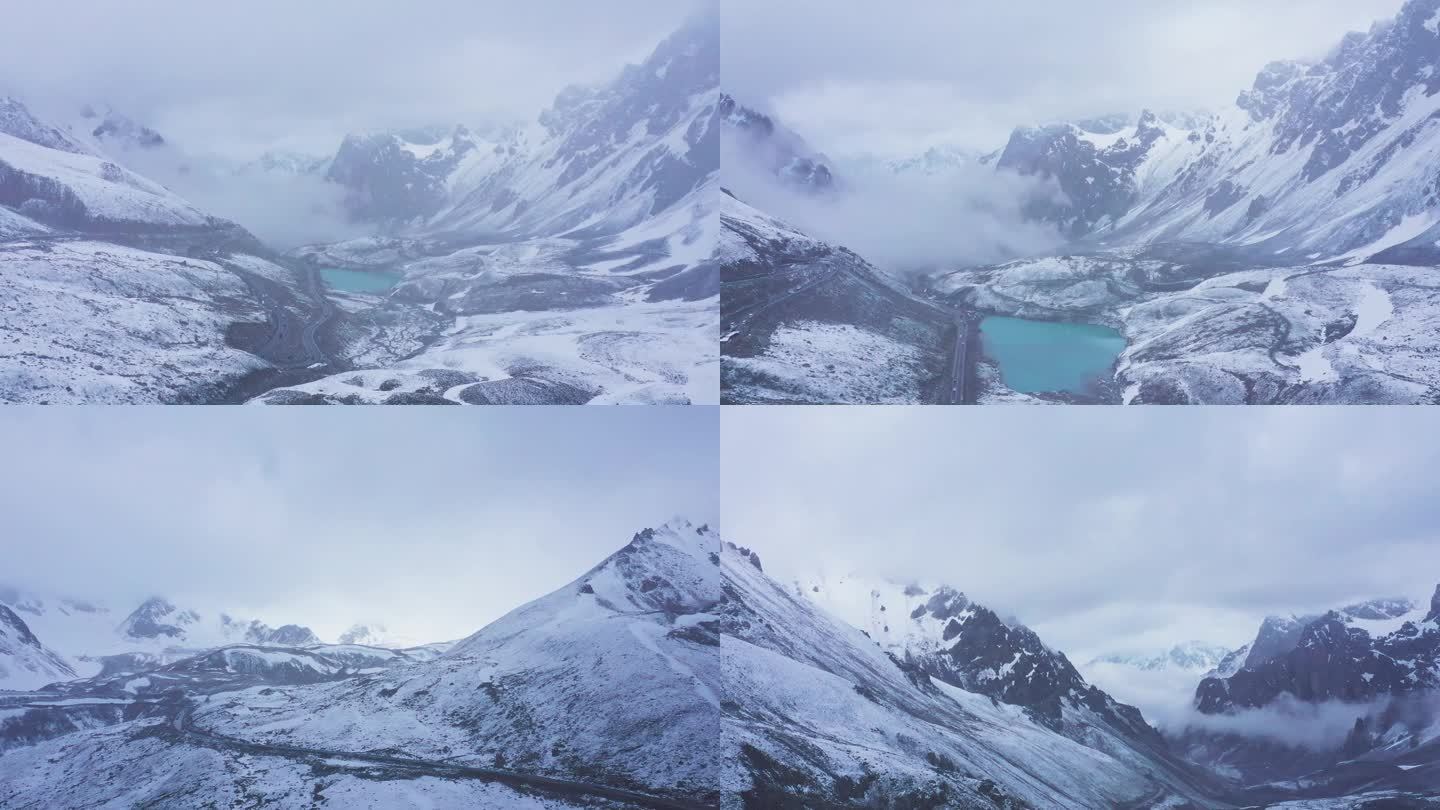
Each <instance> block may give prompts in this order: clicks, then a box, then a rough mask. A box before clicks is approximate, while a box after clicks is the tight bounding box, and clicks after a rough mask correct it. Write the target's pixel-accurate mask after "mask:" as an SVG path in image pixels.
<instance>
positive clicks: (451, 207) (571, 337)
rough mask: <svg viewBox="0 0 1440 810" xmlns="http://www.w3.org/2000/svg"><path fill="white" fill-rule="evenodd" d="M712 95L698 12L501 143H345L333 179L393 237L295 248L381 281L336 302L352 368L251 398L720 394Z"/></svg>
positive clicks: (711, 43) (707, 27)
mask: <svg viewBox="0 0 1440 810" xmlns="http://www.w3.org/2000/svg"><path fill="white" fill-rule="evenodd" d="M718 96H719V22H718V19H717V17H716V15H714V14H702V15H699V16H697V17H696V18H694V19H692V20H691V21H689V22H688V23H687V24H686V25H684V26H683V27H682V28H681V29H680V30H678V31H676V32H675V33H674V34H673V35H672V36H670V37H668V38H667V39H666V40H665V41H664V42H662V43H661V44H660V45H659V46H658V47H657V48H656V49H655V51H654V52H653V53H652V54H651V55H650V57H649V58H647V59H646V60H645V61H644V62H643V63H641V64H639V65H631V66H627V67H626V68H625V69H624V70H622V71H621V73H620V75H619V76H618V77H617V78H616V79H615V80H613V81H611V82H609V83H607V84H604V85H602V86H599V87H595V88H588V89H582V88H571V89H568V90H566V91H564V92H562V93H561V94H560V95H559V96H558V97H557V99H556V101H555V103H554V105H553V106H552V107H551V108H550V109H549V110H547V111H546V112H545V113H543V114H542V115H541V116H540V120H539V121H538V122H537V123H536V124H535V125H534V126H531V127H527V128H522V129H520V130H518V131H515V132H511V133H508V134H504V135H500V136H498V137H500V140H498V141H496V142H490V141H486V140H485V139H483V138H479V137H477V136H474V135H473V134H472V133H468V132H466V131H463V130H460V131H456V132H455V133H452V134H451V135H449V136H446V137H443V138H441V139H440V140H439V142H437V143H433V144H420V143H416V142H414V141H412V140H407V139H406V138H407V137H419V135H411V136H402V135H400V134H386V135H377V136H368V137H366V138H355V139H351V140H350V141H347V144H346V146H345V147H344V149H342V154H341V155H339V156H337V159H336V161H335V162H334V164H332V167H331V170H330V172H331V176H332V178H335V179H337V180H338V181H341V182H343V183H344V184H345V186H346V187H347V189H349V190H350V193H351V198H352V210H354V209H356V207H357V206H358V207H359V208H360V209H373V210H371V211H370V213H369V214H366V216H372V217H374V218H378V219H382V220H384V221H385V223H386V224H385V225H384V227H385V229H386V230H387V232H389V233H390V234H391V235H390V236H387V237H384V238H378V237H371V238H364V239H357V240H352V241H350V242H344V243H339V244H334V245H313V246H307V247H304V248H301V249H299V250H297V251H296V252H295V257H296V258H297V259H298V260H300V261H302V262H304V263H306V264H308V265H310V266H313V267H315V268H336V267H349V268H356V269H359V270H362V271H364V272H373V273H381V274H384V275H386V276H387V277H388V278H390V279H391V280H393V282H394V284H393V287H392V288H391V289H390V290H388V291H387V292H384V293H381V294H379V295H375V294H369V295H358V296H347V297H346V298H345V299H343V300H342V302H341V306H342V307H343V308H344V309H345V310H346V312H347V315H348V318H347V320H348V322H349V324H350V326H351V328H350V329H349V330H347V332H346V333H345V334H344V335H342V341H343V343H344V344H345V345H344V346H343V347H342V353H343V355H344V356H345V358H346V360H347V361H348V362H349V364H350V365H351V366H353V367H355V368H358V369H360V370H361V371H360V373H350V372H349V371H346V372H345V373H340V374H333V375H330V376H326V377H323V378H321V379H319V380H316V381H314V382H310V383H306V384H303V385H297V386H293V387H288V388H284V389H278V390H275V391H272V392H270V393H268V394H267V395H265V396H263V397H261V398H259V400H258V401H260V402H265V403H273V404H291V403H322V404H352V403H386V404H407V403H424V404H476V405H504V404H586V403H596V404H611V403H656V404H683V403H706V402H713V401H715V398H716V392H717V390H718V387H719V386H718V383H717V380H716V377H717V375H718V357H717V354H718V351H717V349H716V343H717V332H718V323H717V321H718V317H717V316H718V312H717V306H716V297H717V296H718V295H719V291H720V288H719V284H720V282H719V269H718V266H717V264H716V262H715V260H714V255H713V254H714V248H715V238H716V233H717V231H718V228H719V223H718V220H717V217H716V201H715V196H716V182H717V180H716V178H717V176H718V172H719V166H720V156H719V146H718V140H717V135H716V124H715V117H716V105H717V99H718ZM362 213H364V211H363V210H362Z"/></svg>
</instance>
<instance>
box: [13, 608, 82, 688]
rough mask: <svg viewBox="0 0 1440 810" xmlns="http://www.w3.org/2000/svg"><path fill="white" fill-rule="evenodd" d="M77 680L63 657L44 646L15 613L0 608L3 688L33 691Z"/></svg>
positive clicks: (73, 671)
mask: <svg viewBox="0 0 1440 810" xmlns="http://www.w3.org/2000/svg"><path fill="white" fill-rule="evenodd" d="M74 677H75V670H74V668H73V667H72V666H71V665H70V662H69V661H66V660H65V658H64V656H62V655H60V654H59V653H57V652H55V651H54V650H52V649H50V648H49V647H47V646H45V645H44V644H42V643H41V642H40V639H38V638H36V637H35V634H34V633H33V632H31V630H30V627H29V626H28V625H27V624H26V623H25V620H24V619H22V618H20V616H19V615H17V614H16V613H15V611H13V610H11V609H10V608H8V607H6V606H5V605H0V689H34V688H37V687H40V686H44V685H45V684H47V683H54V682H55V681H63V680H68V679H70V678H74Z"/></svg>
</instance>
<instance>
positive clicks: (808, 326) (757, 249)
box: [719, 192, 954, 404]
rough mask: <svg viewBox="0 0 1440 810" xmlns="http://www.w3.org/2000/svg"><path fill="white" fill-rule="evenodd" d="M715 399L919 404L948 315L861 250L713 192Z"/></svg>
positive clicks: (932, 375) (928, 389)
mask: <svg viewBox="0 0 1440 810" xmlns="http://www.w3.org/2000/svg"><path fill="white" fill-rule="evenodd" d="M722 195H723V196H722V208H721V214H720V222H721V226H722V227H721V232H720V243H719V244H720V246H719V260H720V272H721V274H722V276H721V278H722V286H723V289H724V294H723V295H722V301H721V317H722V328H723V330H724V334H723V336H722V337H721V353H722V355H723V360H722V364H723V373H722V380H721V382H722V385H723V386H724V394H723V399H724V401H725V402H727V403H731V404H749V403H846V404H902V403H910V404H914V403H919V402H921V401H924V400H926V399H927V398H929V397H930V396H932V395H933V391H934V389H935V388H937V387H938V386H939V382H940V379H941V377H942V376H943V375H944V366H945V352H946V350H947V348H948V344H949V340H950V339H951V338H950V337H949V336H947V335H948V333H949V332H951V331H952V330H953V327H954V323H953V320H954V319H953V317H952V316H950V315H949V314H948V313H946V312H945V311H943V310H941V309H940V308H938V307H935V306H932V305H930V304H928V303H926V302H924V301H920V300H917V299H916V298H915V297H913V296H912V295H911V294H910V293H909V291H907V290H906V289H905V288H904V286H903V285H901V284H900V283H899V281H897V280H896V279H895V278H893V277H891V276H890V275H889V274H887V273H885V272H884V271H882V270H880V269H878V268H876V267H874V266H873V265H871V264H869V263H868V262H866V261H865V260H864V259H862V258H861V257H860V256H858V255H856V254H855V253H853V252H851V251H849V250H847V249H845V248H843V247H837V246H832V245H829V244H826V243H824V242H822V241H820V240H817V239H814V238H812V237H810V236H809V235H807V234H804V233H802V232H801V231H799V230H798V229H796V228H795V227H793V226H791V225H789V224H788V223H785V222H783V221H781V220H778V219H776V218H774V217H771V216H769V215H767V214H764V213H762V212H761V211H759V210H757V209H756V208H754V207H752V206H750V205H749V204H747V203H745V202H744V201H742V200H739V199H736V198H735V197H734V196H732V195H730V194H729V193H728V192H723V193H722Z"/></svg>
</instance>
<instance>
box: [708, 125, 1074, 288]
mask: <svg viewBox="0 0 1440 810" xmlns="http://www.w3.org/2000/svg"><path fill="white" fill-rule="evenodd" d="M773 163H774V162H773V160H771V156H769V155H766V154H763V153H757V147H756V145H755V144H754V143H753V142H752V141H750V140H749V139H747V138H744V137H743V136H735V135H730V134H728V132H727V134H726V136H725V137H723V138H722V139H721V166H722V167H723V168H722V173H723V176H724V182H725V185H726V187H727V188H729V189H730V190H731V191H733V192H734V193H735V195H736V196H737V197H739V198H740V199H742V200H744V201H745V202H747V203H749V204H750V205H753V206H755V207H756V208H758V209H760V210H761V211H764V212H766V213H768V214H771V215H773V216H776V217H778V218H780V219H783V220H786V221H788V222H789V223H791V224H792V225H794V226H795V227H797V228H799V229H800V230H801V231H804V232H805V233H807V234H809V235H811V236H814V237H815V238H817V239H821V240H823V241H826V242H830V243H832V244H836V245H843V246H844V247H847V248H850V249H851V250H854V251H855V252H856V253H859V254H860V255H861V256H863V257H864V258H865V259H867V260H868V261H870V262H872V263H874V264H876V265H877V266H879V267H882V268H884V269H886V270H889V271H891V272H893V273H896V274H898V275H910V274H913V273H919V272H924V271H928V270H933V269H935V268H938V267H945V266H952V265H957V264H958V265H974V264H990V263H997V262H1002V261H1006V260H1009V259H1013V258H1017V257H1020V256H1026V255H1032V254H1036V253H1043V252H1045V251H1049V250H1052V249H1054V248H1056V247H1058V246H1059V245H1060V244H1061V243H1062V240H1061V238H1060V235H1059V233H1058V232H1057V231H1056V230H1055V229H1054V228H1052V227H1050V226H1048V225H1043V224H1039V223H1034V222H1027V221H1026V220H1025V218H1024V216H1023V214H1022V206H1023V205H1024V204H1025V203H1026V202H1027V201H1029V200H1033V199H1035V198H1037V197H1040V198H1049V197H1054V196H1055V195H1056V194H1059V190H1058V188H1056V187H1054V186H1053V184H1050V183H1045V182H1042V181H1039V180H1036V179H1032V178H1026V177H1021V176H1020V175H1018V174H1016V173H1013V172H997V171H995V170H994V169H993V168H991V167H987V166H981V165H962V166H959V167H957V168H956V169H955V171H953V172H949V173H946V174H943V175H936V176H930V175H925V174H922V173H906V174H896V173H893V172H889V171H886V170H885V169H884V168H881V167H874V166H865V165H860V164H856V165H846V166H838V167H834V168H833V170H834V171H835V173H836V176H837V185H838V186H839V188H838V189H837V190H836V191H835V192H834V193H828V194H815V193H811V192H808V191H805V190H803V189H799V188H796V187H794V186H792V185H787V184H785V183H783V182H781V181H780V180H778V179H777V178H776V177H775V175H774V174H773V173H771V172H770V171H768V169H767V167H768V166H771V165H773Z"/></svg>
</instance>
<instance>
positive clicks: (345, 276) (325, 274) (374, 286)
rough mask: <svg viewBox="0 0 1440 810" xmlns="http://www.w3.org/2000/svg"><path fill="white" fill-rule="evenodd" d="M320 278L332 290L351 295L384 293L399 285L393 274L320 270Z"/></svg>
mask: <svg viewBox="0 0 1440 810" xmlns="http://www.w3.org/2000/svg"><path fill="white" fill-rule="evenodd" d="M320 277H321V278H323V279H325V284H326V285H327V286H329V287H330V289H332V290H340V291H341V292H352V293H386V292H389V291H390V288H391V287H394V286H395V285H396V284H399V283H400V276H399V275H398V274H395V273H366V272H361V271H359V270H336V269H332V268H322V269H321V270H320Z"/></svg>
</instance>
